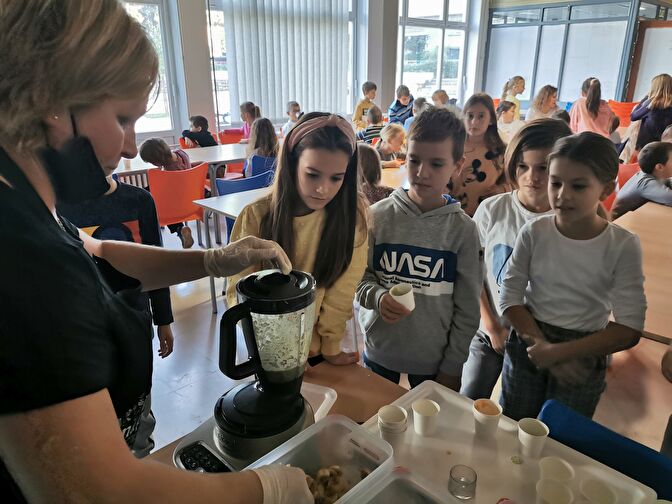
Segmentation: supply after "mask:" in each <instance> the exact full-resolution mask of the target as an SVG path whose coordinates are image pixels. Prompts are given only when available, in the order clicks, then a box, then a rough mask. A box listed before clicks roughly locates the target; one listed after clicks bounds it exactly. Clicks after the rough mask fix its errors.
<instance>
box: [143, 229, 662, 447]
mask: <svg viewBox="0 0 672 504" xmlns="http://www.w3.org/2000/svg"><path fill="white" fill-rule="evenodd" d="M192 227H193V226H192ZM195 236H196V233H195V230H194V237H195ZM164 242H165V245H166V246H167V247H170V248H178V247H179V241H178V240H177V239H176V238H175V236H174V235H169V234H168V232H167V231H164ZM195 246H198V245H195ZM217 286H218V290H219V292H221V289H222V283H221V281H219V282H218V284H217ZM171 297H172V301H173V314H174V317H175V323H174V325H173V333H174V335H175V350H174V352H173V354H172V355H170V356H169V357H168V358H166V359H161V358H159V357H158V356H156V357H155V361H154V386H153V390H152V409H153V410H154V413H155V415H156V418H157V425H156V431H155V441H156V443H157V448H159V447H161V446H163V445H165V444H167V443H169V442H171V441H173V440H174V439H176V438H178V437H180V436H182V435H184V434H186V433H187V432H190V431H191V430H193V429H194V428H196V427H197V426H198V425H199V424H200V423H201V422H203V421H205V420H206V419H207V418H208V417H209V416H210V415H212V412H213V408H214V405H215V401H216V400H217V398H218V397H219V396H220V395H221V394H223V393H224V392H225V391H227V390H228V389H229V388H231V387H232V385H233V383H235V382H233V381H232V380H230V379H229V378H227V377H226V376H224V375H223V374H222V373H221V372H220V371H219V366H218V359H219V341H218V338H219V319H220V317H221V314H222V311H223V302H222V299H221V296H220V297H219V298H218V306H219V310H220V311H219V314H218V316H213V314H212V309H211V305H210V291H209V285H208V281H207V280H206V279H204V280H199V281H197V282H189V283H186V284H181V285H177V286H174V287H172V288H171ZM154 343H155V347H156V346H157V345H156V339H155V341H154ZM664 351H665V346H664V345H662V344H660V343H657V342H654V341H651V340H644V339H643V340H642V341H641V342H640V343H639V345H637V346H636V347H635V348H633V349H631V350H628V351H626V352H621V353H619V354H616V355H615V356H614V359H613V362H612V365H611V368H610V369H609V371H608V374H607V389H606V391H605V393H604V394H603V396H602V400H601V401H600V404H599V405H598V408H597V412H596V414H595V420H597V421H598V422H600V423H602V424H604V425H606V426H607V427H609V428H611V429H613V430H615V431H617V432H620V433H622V434H624V435H626V436H628V437H630V438H632V439H634V440H636V441H639V442H640V443H643V444H645V445H647V446H650V447H651V448H654V449H656V450H658V449H659V448H660V444H661V441H662V436H663V432H664V430H665V426H666V424H667V420H668V417H669V416H670V414H672V384H670V383H668V382H667V381H666V380H665V379H664V378H663V376H662V374H661V372H660V360H661V358H662V355H663V353H664Z"/></svg>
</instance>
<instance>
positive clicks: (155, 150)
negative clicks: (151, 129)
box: [138, 138, 173, 166]
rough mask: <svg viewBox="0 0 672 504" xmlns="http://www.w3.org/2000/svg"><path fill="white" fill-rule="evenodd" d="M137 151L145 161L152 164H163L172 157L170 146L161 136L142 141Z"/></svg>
mask: <svg viewBox="0 0 672 504" xmlns="http://www.w3.org/2000/svg"><path fill="white" fill-rule="evenodd" d="M138 151H139V154H140V158H141V159H142V160H143V161H144V162H145V163H151V164H153V165H154V166H164V165H165V164H166V163H168V162H170V160H171V159H172V157H173V153H172V151H171V150H170V147H168V144H167V143H166V142H164V141H163V140H162V139H161V138H148V139H147V140H145V141H144V142H142V145H141V146H140V149H138Z"/></svg>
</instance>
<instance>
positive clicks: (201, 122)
mask: <svg viewBox="0 0 672 504" xmlns="http://www.w3.org/2000/svg"><path fill="white" fill-rule="evenodd" d="M189 120H190V121H191V124H193V125H194V126H196V127H197V128H201V130H203V131H208V120H207V119H206V118H205V117H203V116H201V115H195V116H191V117H190V118H189Z"/></svg>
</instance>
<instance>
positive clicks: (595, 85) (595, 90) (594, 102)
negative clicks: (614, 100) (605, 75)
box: [581, 77, 602, 117]
mask: <svg viewBox="0 0 672 504" xmlns="http://www.w3.org/2000/svg"><path fill="white" fill-rule="evenodd" d="M581 92H582V93H585V95H586V108H587V109H588V112H590V114H591V115H592V116H593V117H597V114H598V112H599V111H600V102H601V101H602V84H600V81H599V80H598V79H596V78H595V77H588V78H587V79H586V80H585V81H583V85H582V86H581Z"/></svg>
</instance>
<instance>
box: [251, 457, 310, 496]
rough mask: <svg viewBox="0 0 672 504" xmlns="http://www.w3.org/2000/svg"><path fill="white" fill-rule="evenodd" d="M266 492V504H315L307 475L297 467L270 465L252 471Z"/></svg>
mask: <svg viewBox="0 0 672 504" xmlns="http://www.w3.org/2000/svg"><path fill="white" fill-rule="evenodd" d="M252 470H253V471H254V472H255V473H256V475H257V477H258V478H259V481H261V488H262V489H263V492H264V501H263V502H264V504H313V503H314V502H315V499H313V494H312V493H310V489H309V488H308V483H306V474H305V473H304V472H303V470H301V469H299V468H297V467H289V466H284V465H270V466H264V467H259V468H257V469H252Z"/></svg>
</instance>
